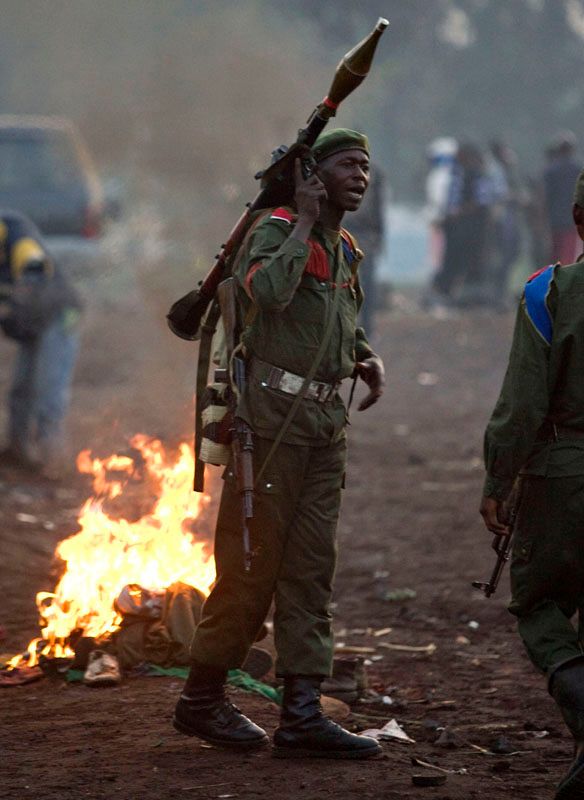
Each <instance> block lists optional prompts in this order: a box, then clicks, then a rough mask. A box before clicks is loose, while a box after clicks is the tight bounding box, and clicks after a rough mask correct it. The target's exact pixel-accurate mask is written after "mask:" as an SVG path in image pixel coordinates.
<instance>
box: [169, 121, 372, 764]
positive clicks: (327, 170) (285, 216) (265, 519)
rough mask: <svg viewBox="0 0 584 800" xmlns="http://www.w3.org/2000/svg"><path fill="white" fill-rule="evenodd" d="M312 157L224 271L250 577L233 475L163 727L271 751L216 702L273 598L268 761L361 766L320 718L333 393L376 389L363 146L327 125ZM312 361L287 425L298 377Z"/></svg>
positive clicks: (365, 745)
mask: <svg viewBox="0 0 584 800" xmlns="http://www.w3.org/2000/svg"><path fill="white" fill-rule="evenodd" d="M312 152H313V155H314V158H315V160H316V161H317V163H318V168H317V172H316V173H315V174H312V175H311V176H309V177H307V178H306V179H305V178H304V177H303V175H302V172H301V166H300V162H299V161H297V162H296V174H295V178H296V180H295V185H296V189H295V195H294V203H295V205H294V207H286V208H277V209H272V210H271V211H269V212H268V213H267V215H266V216H265V217H264V218H263V219H262V220H261V221H260V222H259V223H258V224H257V226H256V227H255V228H254V229H253V231H252V233H251V235H250V236H249V237H248V240H247V241H246V242H245V243H244V245H243V251H242V257H241V258H240V260H239V263H238V264H237V266H236V268H235V271H234V273H235V280H236V282H237V286H238V292H239V295H238V299H239V303H240V307H241V312H242V318H244V319H247V320H248V325H247V327H246V328H245V330H244V332H243V335H242V343H243V347H244V349H245V355H246V366H247V376H248V377H247V381H246V386H245V389H244V391H243V394H242V396H241V398H240V402H239V405H238V408H237V414H238V416H240V417H241V418H242V419H244V420H245V422H247V424H248V425H249V426H250V427H251V428H252V429H253V431H254V434H255V436H254V444H255V446H254V470H255V474H256V485H257V481H258V478H257V476H260V478H259V485H257V490H256V495H255V500H254V518H253V519H252V520H250V533H251V544H252V549H253V552H254V557H253V561H252V565H251V569H250V571H249V572H246V571H245V569H244V564H243V557H242V544H241V519H242V511H241V498H240V496H239V494H238V492H237V488H236V486H235V478H234V474H233V470H232V469H231V468H230V467H228V468H227V470H226V474H225V483H224V488H223V493H222V497H221V506H220V510H219V517H218V521H217V529H216V534H215V560H216V565H217V581H216V584H215V586H214V588H213V590H212V592H211V594H210V595H209V597H208V599H207V601H206V603H205V606H204V608H203V614H202V620H201V623H200V624H199V626H198V628H197V630H196V633H195V636H194V640H193V644H192V649H191V654H192V657H193V663H192V666H191V670H190V674H189V677H188V679H187V682H186V685H185V687H184V690H183V693H182V695H181V697H180V699H179V701H178V703H177V706H176V711H175V717H174V725H175V727H176V728H177V730H179V731H181V732H182V733H186V734H188V735H191V736H198V737H199V738H201V739H204V740H206V741H208V742H211V743H213V744H216V745H223V746H226V747H232V748H240V749H243V748H253V747H258V746H262V745H264V744H265V743H266V741H267V737H266V734H265V731H263V730H262V729H261V728H259V727H258V726H257V725H254V723H252V722H251V721H250V720H249V719H247V718H246V717H245V716H243V714H241V713H240V712H239V710H238V709H237V708H235V706H233V705H231V704H230V703H228V702H227V700H226V698H225V693H224V684H225V681H226V676H227V670H229V669H233V668H238V667H240V666H241V665H242V663H243V662H244V660H245V657H246V655H247V652H248V650H249V648H250V646H251V645H252V643H253V642H254V640H255V638H256V635H257V633H258V631H259V630H260V628H261V626H262V623H263V622H264V619H265V617H266V615H267V613H268V611H269V609H270V606H271V604H272V600H274V601H275V615H274V633H275V644H276V650H277V662H276V673H277V675H278V676H279V677H281V678H283V680H284V698H283V708H282V714H281V721H280V727H279V728H278V730H277V731H276V734H275V745H276V747H275V751H274V753H275V755H277V756H280V757H299V756H318V757H324V758H367V757H369V756H372V755H375V754H377V753H378V752H380V747H379V745H378V744H377V742H375V740H373V739H371V738H369V737H365V736H357V735H354V734H351V733H349V732H348V731H345V730H344V729H343V728H341V727H340V726H338V725H336V724H335V723H333V722H331V721H330V720H328V719H327V718H326V717H324V716H323V714H322V711H321V708H320V703H319V698H320V684H321V682H322V680H323V678H324V677H325V676H327V675H330V672H331V664H332V651H333V639H332V630H331V616H330V599H331V591H332V580H333V574H334V568H335V556H336V543H335V534H336V527H337V519H338V515H339V507H340V499H341V488H342V485H343V476H344V473H345V455H346V436H345V425H346V419H347V411H346V408H345V405H344V403H343V401H342V399H341V398H340V396H339V394H338V392H337V389H338V387H339V385H340V382H341V381H342V380H343V378H346V377H349V376H351V375H352V374H353V373H354V372H355V371H357V372H358V374H359V375H360V377H361V378H362V379H363V380H364V381H365V382H366V384H367V385H368V387H369V393H368V395H367V396H366V397H365V399H364V400H363V401H362V402H361V404H360V406H359V409H360V410H364V409H365V408H368V407H369V406H370V405H372V404H373V403H375V402H376V401H377V400H378V398H379V397H380V396H381V394H382V391H383V386H384V382H385V381H384V370H383V364H382V362H381V359H380V358H379V357H378V356H377V355H375V353H373V351H372V349H371V347H370V346H369V344H368V342H367V339H366V337H365V333H364V331H363V330H362V329H361V328H358V327H356V316H357V313H358V310H359V307H360V304H361V301H362V296H361V290H360V287H359V280H358V276H357V267H358V263H359V260H360V256H361V253H360V252H359V251H358V250H357V248H356V246H355V243H354V241H353V239H352V237H351V236H350V234H348V233H347V232H346V231H345V230H344V229H343V228H342V227H341V221H342V218H343V215H344V214H345V212H346V211H355V210H356V209H357V208H358V207H359V205H360V203H361V200H362V197H363V195H364V193H365V190H366V189H367V185H368V183H369V144H368V140H367V138H366V137H365V136H363V135H362V134H360V133H357V132H355V131H350V130H346V129H337V130H332V131H328V132H326V133H324V134H322V135H321V136H320V137H319V139H318V140H317V141H316V143H315V145H314V147H313V148H312ZM317 363H318V364H319V366H318V369H317V370H316V374H315V376H314V380H313V381H312V382H311V383H310V385H309V387H308V391H307V393H306V394H305V396H304V397H303V398H302V399H301V400H300V404H299V405H297V411H296V413H295V415H294V416H293V418H292V419H291V421H290V422H289V424H288V425H287V426H286V425H285V420H286V418H287V416H288V412H289V410H290V408H291V406H292V405H293V404H294V403H295V401H296V400H297V395H298V393H299V391H300V388H301V386H302V384H303V378H304V377H306V376H307V375H308V374H309V373H310V372H311V370H312V369H313V368H314V366H315V365H316V364H317ZM283 428H284V430H283V431H282V429H283ZM279 435H280V436H281V443H280V444H279V446H278V447H277V448H276V449H275V450H274V449H273V443H274V441H275V440H276V437H278V436H279ZM262 465H264V466H265V469H264V470H263V471H261V470H262Z"/></svg>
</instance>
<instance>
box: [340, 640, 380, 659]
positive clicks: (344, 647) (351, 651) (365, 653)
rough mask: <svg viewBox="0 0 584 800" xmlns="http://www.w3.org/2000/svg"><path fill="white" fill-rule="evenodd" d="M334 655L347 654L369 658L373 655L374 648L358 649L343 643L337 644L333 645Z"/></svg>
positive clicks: (355, 646)
mask: <svg viewBox="0 0 584 800" xmlns="http://www.w3.org/2000/svg"><path fill="white" fill-rule="evenodd" d="M382 644H383V643H382ZM335 653H347V654H352V655H361V656H369V655H373V654H374V653H375V648H374V647H358V646H357V645H352V644H345V643H344V642H339V644H336V645H335Z"/></svg>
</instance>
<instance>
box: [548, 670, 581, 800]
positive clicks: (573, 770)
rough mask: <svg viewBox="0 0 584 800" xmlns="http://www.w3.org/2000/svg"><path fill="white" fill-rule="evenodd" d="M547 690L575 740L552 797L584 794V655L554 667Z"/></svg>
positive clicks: (566, 799) (573, 799) (565, 799)
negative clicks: (563, 774)
mask: <svg viewBox="0 0 584 800" xmlns="http://www.w3.org/2000/svg"><path fill="white" fill-rule="evenodd" d="M549 691H550V694H551V696H552V697H553V698H554V700H555V701H556V703H557V705H558V707H559V709H560V711H561V712H562V716H563V718H564V722H565V723H566V725H567V727H568V729H569V731H570V733H571V734H572V736H573V737H574V743H575V758H574V761H573V762H572V764H571V766H570V769H569V770H568V772H567V773H566V775H565V776H564V778H563V780H562V781H561V783H560V785H559V786H558V791H557V793H556V800H577V798H584V659H583V658H577V659H572V660H570V661H568V662H567V663H565V664H561V665H560V666H559V667H557V668H556V669H554V670H553V671H552V673H551V677H550V681H549Z"/></svg>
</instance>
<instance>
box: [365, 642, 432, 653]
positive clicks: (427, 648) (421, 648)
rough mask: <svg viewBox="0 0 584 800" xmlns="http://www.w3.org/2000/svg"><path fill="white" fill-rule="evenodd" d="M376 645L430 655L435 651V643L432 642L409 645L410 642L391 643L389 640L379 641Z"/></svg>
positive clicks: (387, 648) (404, 651)
mask: <svg viewBox="0 0 584 800" xmlns="http://www.w3.org/2000/svg"><path fill="white" fill-rule="evenodd" d="M378 647H384V648H385V649H386V650H398V651H401V652H403V653H427V654H428V655H430V656H431V655H432V653H435V652H436V649H437V648H436V645H435V644H434V642H430V644H426V645H411V644H391V643H390V642H379V645H378Z"/></svg>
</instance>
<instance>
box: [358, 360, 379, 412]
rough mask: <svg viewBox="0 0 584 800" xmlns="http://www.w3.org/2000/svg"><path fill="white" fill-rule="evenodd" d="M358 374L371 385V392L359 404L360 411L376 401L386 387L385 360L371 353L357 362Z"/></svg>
mask: <svg viewBox="0 0 584 800" xmlns="http://www.w3.org/2000/svg"><path fill="white" fill-rule="evenodd" d="M357 374H358V375H359V377H360V378H361V380H363V381H365V383H366V384H367V386H368V387H369V394H368V395H367V397H365V398H363V400H361V402H360V403H359V406H358V409H357V410H358V411H365V409H366V408H369V407H370V406H372V405H373V404H374V403H376V402H377V401H378V400H379V398H380V397H381V395H382V394H383V390H384V388H385V368H384V366H383V361H382V360H381V359H380V358H379V356H376V355H370V356H369V357H368V358H365V359H364V360H363V361H359V362H357Z"/></svg>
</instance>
